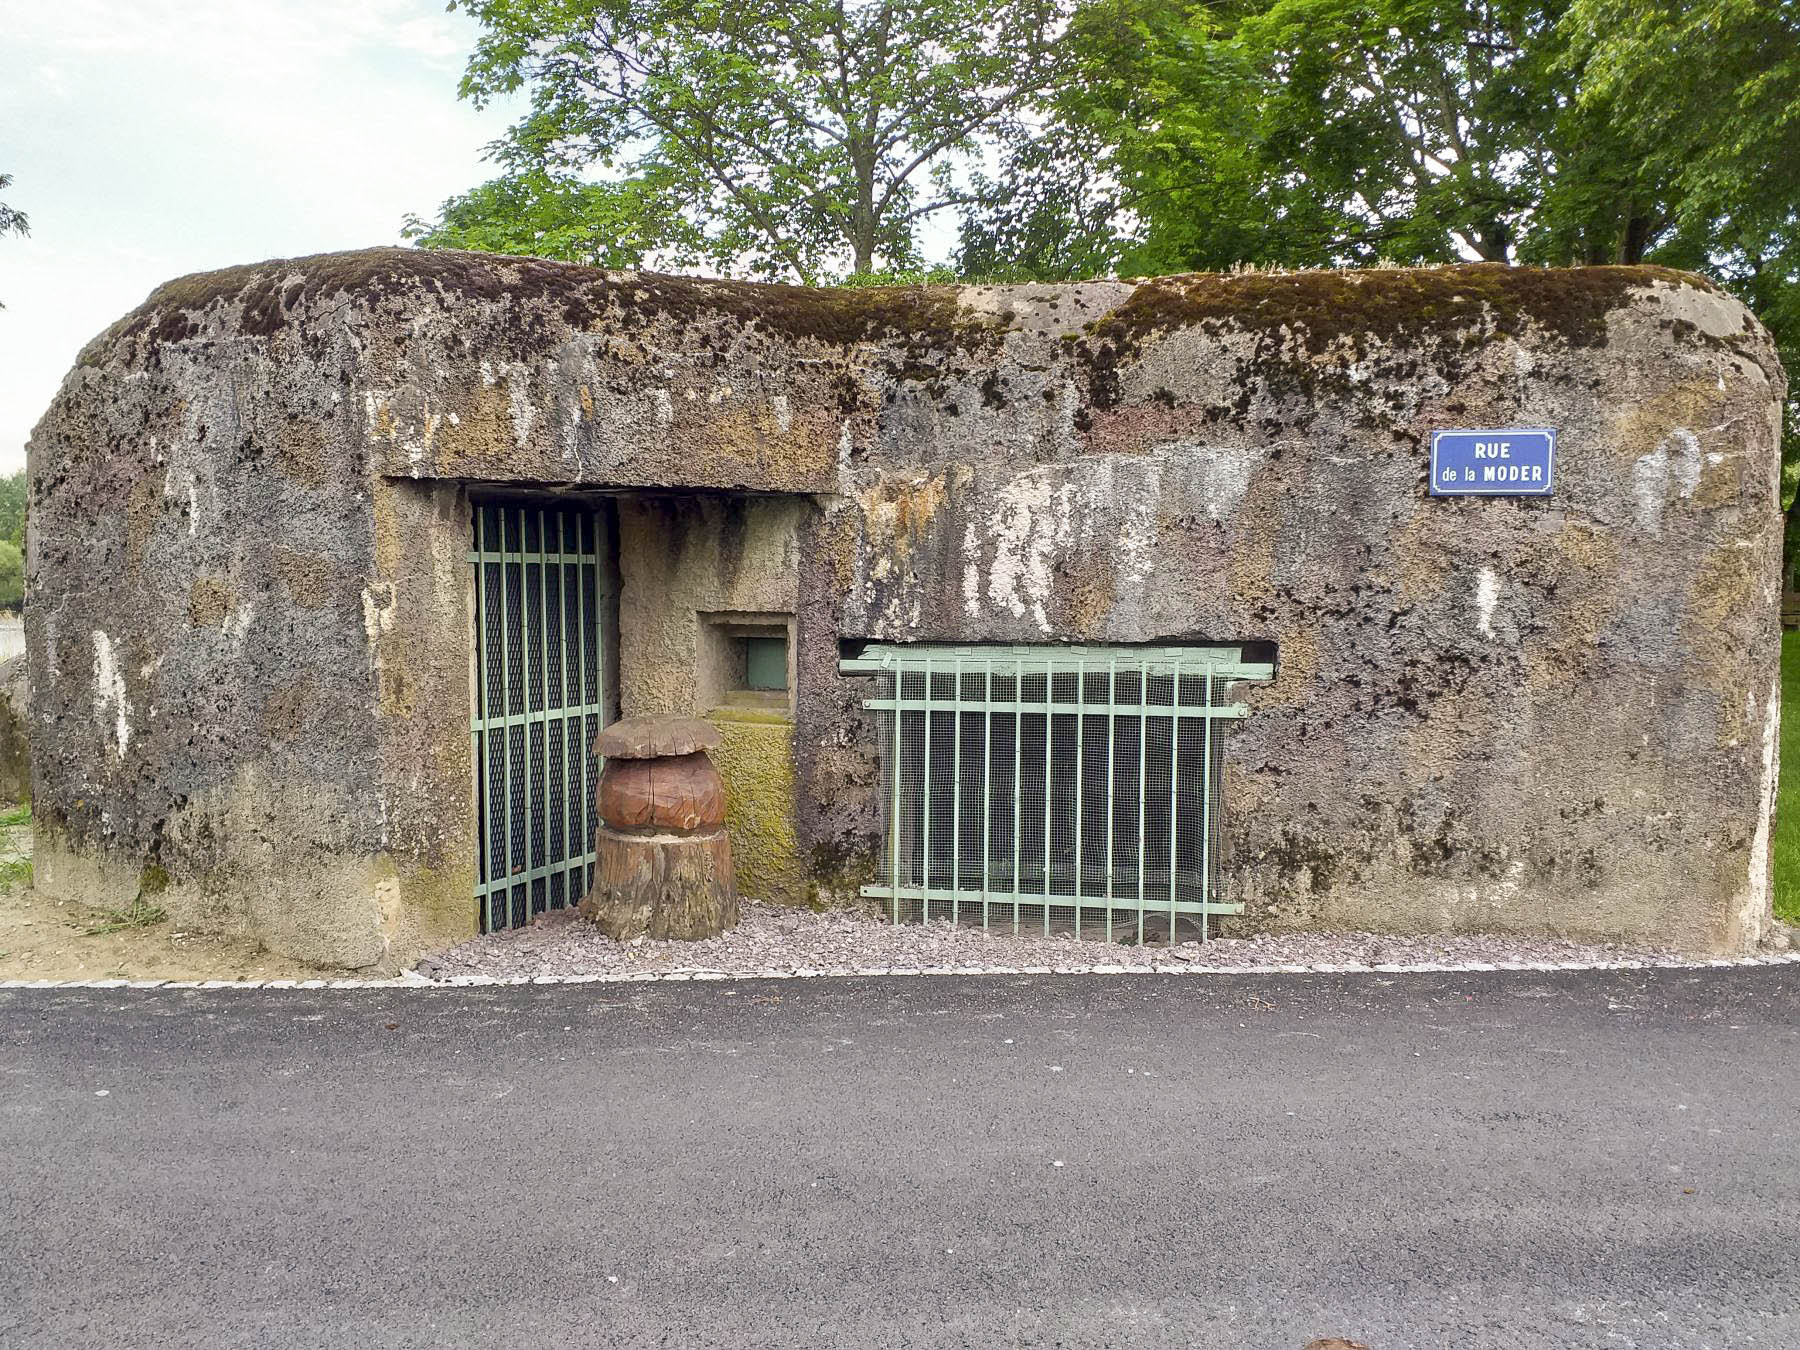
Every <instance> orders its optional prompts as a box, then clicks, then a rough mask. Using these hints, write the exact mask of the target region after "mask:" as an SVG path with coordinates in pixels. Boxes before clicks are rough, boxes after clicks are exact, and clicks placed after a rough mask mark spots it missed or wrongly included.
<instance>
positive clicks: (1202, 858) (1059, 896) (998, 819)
mask: <svg viewBox="0 0 1800 1350" xmlns="http://www.w3.org/2000/svg"><path fill="white" fill-rule="evenodd" d="M840 668H841V669H842V670H843V672H844V673H846V674H853V675H857V674H861V675H872V676H874V677H875V679H876V681H877V687H876V694H875V696H874V697H872V698H868V699H865V700H864V706H865V707H867V708H871V709H873V710H874V711H875V713H876V723H877V729H878V735H879V737H880V744H881V749H882V761H883V796H884V802H885V808H886V809H885V817H886V819H885V825H886V844H885V847H886V856H885V859H884V868H883V875H882V877H881V879H880V880H878V881H877V882H876V883H874V884H873V885H870V886H866V887H864V888H863V890H864V894H866V895H871V896H878V897H881V898H883V899H885V900H886V901H887V902H888V904H889V906H890V912H891V914H892V917H893V919H894V921H895V922H896V923H898V922H901V921H903V920H913V921H929V920H933V919H948V920H950V921H952V922H956V923H974V924H980V925H981V926H982V927H990V926H993V925H995V924H1002V925H1007V926H1010V927H1011V929H1012V930H1013V931H1014V932H1018V931H1022V930H1026V929H1036V930H1039V931H1042V932H1045V933H1049V932H1066V933H1073V934H1075V935H1077V936H1082V937H1094V938H1103V939H1106V940H1115V939H1121V938H1123V939H1129V940H1134V941H1138V942H1143V941H1145V940H1146V939H1147V938H1161V939H1163V940H1166V941H1171V942H1173V941H1180V940H1185V939H1186V938H1187V937H1189V936H1196V937H1198V938H1200V939H1201V940H1202V941H1204V940H1206V938H1208V937H1209V936H1210V935H1211V934H1210V923H1209V920H1210V916H1212V915H1214V914H1234V913H1237V912H1239V911H1240V910H1241V909H1242V906H1240V905H1234V904H1226V903H1222V902H1220V901H1218V900H1217V899H1215V898H1214V879H1215V875H1216V870H1217V866H1218V859H1219V840H1220V838H1221V835H1222V831H1221V825H1222V821H1221V811H1220V806H1219V796H1220V792H1219V787H1220V783H1221V781H1222V756H1221V753H1220V746H1221V740H1222V737H1223V735H1224V730H1225V728H1226V726H1228V725H1229V723H1230V722H1231V721H1232V720H1233V719H1235V718H1238V717H1241V716H1243V715H1244V713H1245V711H1246V710H1245V708H1244V707H1243V706H1242V705H1239V704H1234V703H1231V702H1230V701H1229V699H1228V691H1229V687H1230V685H1231V684H1232V683H1233V682H1235V681H1240V680H1267V679H1271V678H1273V675H1274V671H1273V668H1272V666H1271V665H1269V664H1266V663H1257V662H1246V661H1244V660H1242V659H1241V657H1240V654H1239V652H1238V651H1237V650H1236V649H1235V648H1214V647H1206V648H1199V647H1194V648H1129V647H1120V648H1107V647H963V648H950V647H925V646H898V645H892V646H890V645H876V646H871V647H869V648H868V649H866V650H865V651H864V652H863V653H862V655H861V656H859V657H856V658H854V659H849V660H846V661H844V662H842V663H841V664H840Z"/></svg>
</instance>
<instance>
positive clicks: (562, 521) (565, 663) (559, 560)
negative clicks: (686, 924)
mask: <svg viewBox="0 0 1800 1350" xmlns="http://www.w3.org/2000/svg"><path fill="white" fill-rule="evenodd" d="M567 516H568V513H567V512H565V511H564V510H562V508H561V507H558V508H557V511H556V644H557V652H556V674H557V679H558V681H559V682H560V684H561V686H562V687H561V688H559V689H558V690H557V691H556V694H557V707H558V708H559V709H560V715H559V716H558V717H557V719H556V738H557V742H558V743H559V744H560V745H561V746H562V782H560V783H558V784H557V785H556V790H557V793H558V794H559V795H560V796H561V797H562V827H563V828H562V833H563V845H562V857H561V858H560V859H559V861H560V862H561V863H562V869H561V870H562V874H563V904H564V905H566V906H568V907H569V908H571V909H572V908H574V906H575V904H576V901H577V899H578V897H576V896H574V895H571V894H570V893H569V862H570V860H571V859H572V858H574V857H575V856H576V855H577V854H580V853H586V852H587V850H586V849H585V848H575V847H572V845H574V844H576V843H577V842H578V841H579V840H580V838H581V836H580V835H579V834H578V833H577V832H576V825H575V820H574V818H573V817H572V816H571V815H570V814H569V616H568V603H567V600H566V598H565V596H564V595H563V577H564V576H565V571H564V566H565V564H564V556H565V550H564V548H563V543H564V541H565V540H566V539H568V537H569V536H568V528H567ZM577 537H578V538H579V536H577ZM544 593H545V594H546V595H548V594H549V579H548V577H546V578H545V591H544ZM549 679H550V668H549V667H548V666H546V667H545V668H544V680H545V685H546V689H545V694H544V713H545V716H546V718H548V716H549V712H550V695H549V691H548V683H549ZM586 725H587V723H586V722H583V723H582V726H583V727H584V728H585V727H586ZM581 767H582V770H583V771H584V772H585V771H586V769H587V764H586V762H585V761H583V762H582V764H581ZM544 772H545V774H548V773H549V772H550V723H549V722H548V721H547V720H546V722H545V723H544ZM545 809H546V810H548V809H549V804H548V803H547V802H546V803H545ZM545 861H546V862H548V861H549V848H548V845H546V847H545ZM583 875H584V876H585V875H586V873H585V869H584V871H583ZM582 889H583V890H585V889H586V888H585V887H583V888H582Z"/></svg>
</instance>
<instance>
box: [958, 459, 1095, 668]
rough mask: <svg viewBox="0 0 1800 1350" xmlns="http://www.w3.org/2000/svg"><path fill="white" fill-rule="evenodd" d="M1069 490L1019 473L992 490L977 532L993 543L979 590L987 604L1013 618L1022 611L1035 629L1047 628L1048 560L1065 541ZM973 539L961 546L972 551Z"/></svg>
mask: <svg viewBox="0 0 1800 1350" xmlns="http://www.w3.org/2000/svg"><path fill="white" fill-rule="evenodd" d="M1073 493H1074V489H1073V487H1072V486H1071V485H1070V484H1067V483H1061V482H1058V475H1055V474H1053V473H1049V472H1045V473H1038V474H1023V475H1021V476H1019V477H1018V478H1014V479H1012V480H1011V481H1009V482H1007V483H1004V484H1002V485H1000V486H999V487H998V489H997V490H996V491H995V493H994V497H993V505H992V506H991V507H989V508H988V514H987V523H986V528H985V530H984V531H983V533H984V534H985V535H986V536H987V537H988V538H990V539H991V540H992V542H993V555H992V558H991V560H990V561H989V563H988V567H987V576H986V580H985V586H984V587H983V588H982V594H983V596H984V597H985V599H986V601H987V603H988V604H991V605H994V606H996V607H997V608H1000V609H1004V610H1005V611H1007V612H1008V613H1009V614H1011V615H1012V616H1013V617H1014V618H1015V619H1023V618H1025V617H1026V616H1027V615H1028V614H1029V615H1030V617H1031V621H1032V623H1033V624H1035V625H1036V626H1037V628H1038V630H1039V631H1040V632H1044V633H1048V632H1049V631H1050V616H1049V614H1048V613H1047V611H1046V610H1045V604H1046V602H1048V600H1049V599H1050V596H1051V580H1052V564H1053V563H1054V560H1055V555H1056V552H1057V550H1058V549H1059V548H1060V547H1061V546H1062V545H1064V544H1066V543H1067V541H1068V538H1069V532H1070V529H1071V520H1070V504H1071V498H1072V496H1073ZM979 549H980V542H979V540H978V539H977V540H971V541H969V542H968V543H967V544H965V545H964V551H965V554H975V553H978V551H979Z"/></svg>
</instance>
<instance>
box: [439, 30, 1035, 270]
mask: <svg viewBox="0 0 1800 1350" xmlns="http://www.w3.org/2000/svg"><path fill="white" fill-rule="evenodd" d="M1064 3H1065V0H730V2H729V3H727V2H725V0H455V7H457V8H461V9H464V10H466V11H468V12H469V13H470V14H472V15H473V16H474V17H475V18H476V19H477V20H478V21H479V22H480V24H481V26H482V34H481V37H480V39H479V42H478V45H477V47H476V50H475V53H474V55H473V56H472V57H471V59H470V61H469V65H468V70H467V73H466V74H465V76H464V78H463V82H462V92H463V94H464V96H465V97H468V98H470V99H473V100H474V101H475V102H476V103H478V104H481V103H485V102H486V101H487V100H489V99H491V98H493V97H495V96H496V95H500V94H505V93H512V92H514V91H518V90H524V91H526V92H527V93H528V95H529V98H530V112H529V113H528V114H527V115H526V116H525V117H524V118H523V119H522V120H521V121H520V122H519V123H518V124H517V125H516V126H514V127H513V128H512V130H511V131H510V133H509V134H508V135H507V136H506V138H505V139H504V140H503V141H501V142H499V143H497V144H496V145H495V146H494V147H492V151H493V155H494V157H495V158H496V159H497V160H498V162H499V163H500V165H501V167H502V168H503V170H504V173H503V175H502V176H501V177H500V178H499V179H497V180H495V181H494V182H491V183H488V184H485V185H483V186H482V187H479V188H477V189H475V191H474V192H471V193H468V194H465V195H464V196H461V197H457V198H453V199H451V200H450V201H449V202H447V203H445V205H444V208H443V211H442V213H441V214H440V216H439V218H438V220H437V221H436V222H434V223H431V224H427V223H424V222H417V221H415V222H413V223H412V226H411V228H412V229H413V231H414V236H415V237H416V238H419V239H420V240H421V242H425V243H429V244H451V243H470V244H477V245H479V246H482V247H499V248H501V249H503V250H504V251H509V252H510V251H529V252H537V253H547V254H550V255H552V256H573V257H582V258H584V259H586V258H593V257H600V258H604V259H606V260H609V261H637V260H640V259H642V258H644V257H645V256H647V255H649V254H650V253H656V254H657V255H658V256H659V257H660V256H666V257H669V258H671V259H672V260H674V261H676V262H687V263H703V264H706V265H709V266H711V267H714V268H717V269H718V270H721V271H725V272H735V273H739V274H749V275H763V276H773V277H786V278H789V279H793V280H799V281H807V282H811V281H818V280H821V279H826V278H830V277H834V276H841V275H843V274H844V273H845V272H849V273H852V274H857V273H868V272H871V271H873V270H874V269H875V268H876V267H877V266H885V267H889V268H907V267H914V266H917V265H918V264H919V263H920V261H921V259H920V256H919V251H918V244H917V240H918V233H919V228H920V226H921V224H922V222H924V221H925V220H927V219H928V218H930V217H932V216H934V215H936V214H938V213H940V212H945V211H950V210H953V209H955V208H958V207H965V206H968V205H969V204H971V203H972V201H973V200H974V197H973V194H972V193H971V191H970V188H969V186H968V182H967V177H968V175H967V168H968V165H969V164H970V162H971V160H972V158H973V156H974V155H975V154H976V152H977V150H978V148H979V143H980V140H981V138H982V137H983V136H985V135H994V134H1004V133H1005V132H1007V131H1008V130H1009V129H1012V128H1015V127H1016V126H1017V125H1018V123H1019V118H1020V114H1021V112H1022V111H1023V110H1024V108H1025V107H1026V105H1027V104H1028V102H1029V101H1030V100H1032V99H1033V98H1035V97H1037V96H1038V95H1039V94H1040V93H1041V92H1042V90H1043V89H1045V88H1046V87H1047V85H1048V83H1049V82H1050V80H1051V79H1052V76H1053V75H1054V73H1055V69H1056V57H1057V54H1058V52H1059V51H1060V48H1059V45H1058V43H1057V41H1056V38H1057V35H1058V32H1059V30H1060V27H1061V24H1062V23H1063V21H1064V17H1065V16H1064V13H1063V5H1064ZM596 174H598V175H600V176H601V178H602V179H603V180H604V181H598V182H597V181H595V175H596ZM618 224H625V225H627V226H628V227H629V228H628V229H627V230H626V231H625V232H624V233H623V236H622V242H620V243H616V244H615V243H611V242H607V241H606V238H605V236H608V235H610V233H611V228H612V226H614V225H618Z"/></svg>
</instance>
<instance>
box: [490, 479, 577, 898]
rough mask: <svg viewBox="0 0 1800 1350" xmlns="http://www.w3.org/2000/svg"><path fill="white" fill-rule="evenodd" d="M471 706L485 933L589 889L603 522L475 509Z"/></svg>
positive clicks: (543, 511)
mask: <svg viewBox="0 0 1800 1350" xmlns="http://www.w3.org/2000/svg"><path fill="white" fill-rule="evenodd" d="M473 518H474V519H473V540H472V543H473V546H472V547H471V549H470V551H469V562H470V564H471V565H472V566H473V567H474V569H475V644H474V646H475V665H474V676H475V679H474V706H473V709H472V711H471V717H470V721H469V735H470V741H471V747H470V748H471V750H472V752H473V755H474V763H475V801H476V809H477V813H478V814H477V819H478V824H479V837H480V840H481V857H480V861H479V864H478V867H477V871H476V874H475V878H476V880H475V904H476V908H477V910H478V912H479V915H480V921H481V931H482V932H484V933H486V932H493V931H495V930H497V929H502V928H517V927H519V926H521V925H523V924H526V923H529V922H530V921H531V919H532V918H533V916H535V915H538V914H542V913H544V912H545V911H546V910H556V909H564V908H566V907H568V906H571V905H574V904H577V903H578V902H579V901H580V900H581V898H582V896H584V895H586V894H587V890H588V886H589V885H590V884H591V882H592V879H593V862H594V830H595V827H596V825H597V823H598V815H597V811H596V804H595V784H596V781H597V779H598V766H597V765H596V764H595V763H594V760H593V757H592V756H591V755H590V754H589V752H588V747H589V746H591V745H592V744H593V743H594V738H595V737H596V736H598V735H599V733H600V727H601V724H602V722H603V721H604V717H605V707H606V687H605V686H606V653H605V650H604V648H603V643H604V625H603V605H604V601H605V598H606V597H605V594H604V592H603V590H602V574H601V570H600V559H601V556H602V551H603V548H604V545H605V543H606V540H605V529H606V522H605V518H604V517H603V516H601V515H600V514H599V513H597V512H595V511H592V510H588V509H585V508H581V507H574V506H540V505H522V504H519V503H517V502H510V501H478V502H476V503H475V504H474V511H473Z"/></svg>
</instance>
